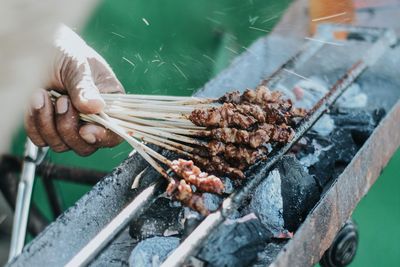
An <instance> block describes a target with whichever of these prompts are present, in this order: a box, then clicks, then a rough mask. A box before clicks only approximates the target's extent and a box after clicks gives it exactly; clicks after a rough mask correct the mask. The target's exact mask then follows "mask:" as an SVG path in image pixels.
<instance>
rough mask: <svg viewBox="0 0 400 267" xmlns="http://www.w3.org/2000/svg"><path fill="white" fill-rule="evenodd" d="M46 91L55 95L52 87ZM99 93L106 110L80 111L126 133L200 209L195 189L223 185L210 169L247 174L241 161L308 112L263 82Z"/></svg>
mask: <svg viewBox="0 0 400 267" xmlns="http://www.w3.org/2000/svg"><path fill="white" fill-rule="evenodd" d="M51 95H52V96H53V97H59V96H60V94H58V93H57V92H54V91H52V92H51ZM102 97H103V98H104V100H105V103H106V107H105V109H104V112H102V113H100V114H81V115H80V116H81V119H82V120H84V121H86V122H91V123H98V124H100V125H103V126H104V127H106V128H108V129H110V130H111V131H113V132H115V133H116V134H118V135H119V136H121V137H122V138H123V139H125V140H126V141H127V142H128V143H129V144H130V145H131V146H132V147H133V148H134V149H135V150H136V151H137V152H138V153H140V155H141V156H142V157H143V158H144V159H145V160H146V161H148V163H149V164H150V165H151V166H152V167H153V168H154V169H156V170H157V171H158V172H159V173H160V174H161V175H162V176H163V177H165V178H166V179H167V180H168V182H169V186H168V189H167V192H168V193H169V194H170V195H171V196H172V197H174V198H175V199H177V200H179V201H181V202H182V203H183V204H184V205H187V206H189V207H191V208H193V209H195V210H197V211H199V212H201V213H202V214H207V213H208V211H207V209H206V208H205V207H204V204H203V202H202V198H201V194H200V193H199V192H211V193H217V194H221V193H222V192H223V190H224V185H223V183H222V181H221V180H220V179H219V178H218V177H216V176H214V175H213V174H215V175H224V176H225V175H227V176H229V177H230V178H236V179H237V178H241V179H242V178H244V174H243V170H244V169H245V168H247V167H248V166H249V165H251V164H253V163H254V162H255V161H256V160H258V159H261V158H265V157H266V156H267V154H268V148H267V146H266V145H267V144H268V143H273V142H275V143H276V142H278V143H285V142H288V141H289V140H290V138H291V137H292V136H293V130H292V128H291V126H293V123H294V120H293V119H294V118H296V117H302V116H304V115H305V113H304V111H302V110H298V109H295V108H293V107H292V104H291V102H290V100H283V99H282V98H281V95H280V94H279V93H277V92H271V91H269V90H268V89H267V88H265V87H263V86H261V87H258V88H257V89H256V90H246V91H245V93H243V94H240V93H239V92H232V93H228V94H226V95H224V96H223V97H221V98H218V99H216V98H215V99H214V98H196V97H178V96H155V95H129V94H127V95H125V94H103V95H102ZM147 143H149V144H154V145H156V146H159V147H161V148H163V149H167V150H170V151H172V152H175V153H176V154H178V155H180V156H182V157H185V158H188V159H190V160H193V161H194V162H195V163H196V164H197V165H199V166H201V167H202V168H204V169H206V171H207V172H209V173H211V175H208V173H204V172H201V171H200V169H199V168H198V167H196V166H195V165H194V164H193V161H187V160H183V159H179V160H173V161H171V160H169V159H167V158H166V157H164V156H163V155H161V154H159V153H157V152H156V151H154V150H153V149H151V148H150V147H148V146H147V145H146V144H147ZM162 165H164V166H166V167H167V168H168V169H170V170H171V171H172V172H174V173H175V177H172V176H171V175H169V172H168V171H167V170H166V169H167V168H163V167H162ZM176 176H178V178H176ZM179 178H180V179H179ZM191 186H194V187H195V188H196V192H193V190H192V187H191ZM197 190H198V191H199V192H197Z"/></svg>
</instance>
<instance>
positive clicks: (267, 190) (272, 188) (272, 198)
mask: <svg viewBox="0 0 400 267" xmlns="http://www.w3.org/2000/svg"><path fill="white" fill-rule="evenodd" d="M282 202H283V201H282V193H281V176H280V174H279V171H278V170H273V171H271V172H270V174H269V176H268V177H267V179H265V180H264V181H263V182H262V183H261V184H260V185H259V186H258V187H257V189H256V191H255V192H254V195H253V197H252V200H251V202H250V206H249V209H250V211H251V212H254V213H255V214H257V216H258V218H260V221H261V222H262V223H263V225H264V226H265V227H267V228H268V230H270V231H271V232H272V233H274V235H278V234H279V233H280V232H282V231H283V230H284V221H283V216H282V213H283V203H282ZM246 212H247V211H246Z"/></svg>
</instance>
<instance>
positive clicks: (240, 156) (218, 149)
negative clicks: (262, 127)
mask: <svg viewBox="0 0 400 267" xmlns="http://www.w3.org/2000/svg"><path fill="white" fill-rule="evenodd" d="M208 152H209V155H210V156H216V155H221V156H223V157H224V158H225V159H226V160H229V161H235V162H244V163H245V164H246V165H251V164H254V163H255V162H256V161H257V160H258V159H260V158H262V157H265V156H266V152H267V151H266V149H265V148H264V147H259V148H257V149H253V148H250V147H245V146H236V145H233V144H225V143H223V142H220V141H217V140H211V141H210V142H209V143H208Z"/></svg>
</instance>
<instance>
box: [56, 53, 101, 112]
mask: <svg viewBox="0 0 400 267" xmlns="http://www.w3.org/2000/svg"><path fill="white" fill-rule="evenodd" d="M64 73H65V74H66V75H63V76H64V77H63V78H64V79H63V82H64V86H65V87H66V90H67V92H68V94H69V96H70V98H71V102H72V105H73V106H74V107H75V108H76V109H77V110H78V111H79V112H81V113H85V114H94V113H99V112H101V111H102V110H103V108H104V106H105V102H104V100H103V98H102V97H101V95H100V92H99V90H98V88H97V87H96V85H95V83H94V81H93V77H92V72H91V70H90V66H89V63H88V62H87V61H86V60H84V61H83V62H77V61H75V60H72V62H70V64H67V66H66V68H65V71H64Z"/></svg>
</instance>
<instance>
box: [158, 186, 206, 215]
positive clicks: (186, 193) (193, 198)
mask: <svg viewBox="0 0 400 267" xmlns="http://www.w3.org/2000/svg"><path fill="white" fill-rule="evenodd" d="M166 191H167V194H168V195H169V196H171V197H172V198H173V199H176V200H178V201H180V202H181V203H182V204H183V205H185V206H186V207H189V208H191V209H193V210H195V211H198V212H199V213H200V214H202V215H203V216H207V215H208V214H210V211H208V210H207V208H206V207H205V205H204V200H203V197H202V195H201V194H198V193H193V191H192V188H191V187H190V185H189V184H187V183H186V181H185V180H180V181H179V182H178V181H176V180H172V181H171V182H170V183H169V184H168V187H167V190H166Z"/></svg>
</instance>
